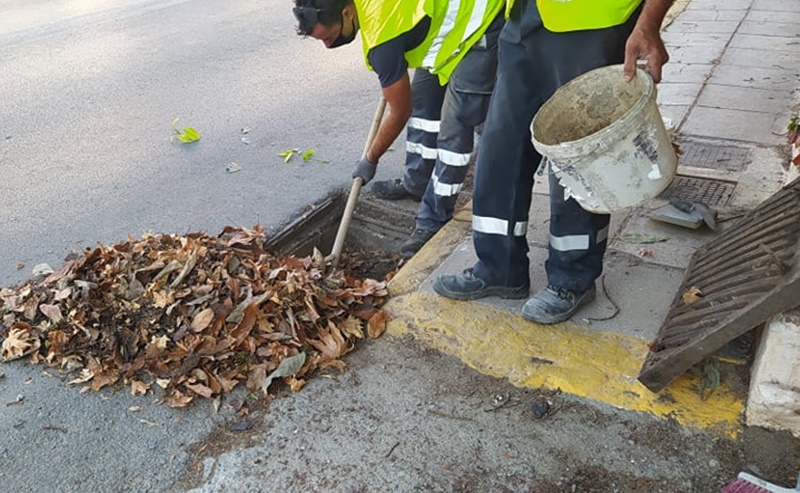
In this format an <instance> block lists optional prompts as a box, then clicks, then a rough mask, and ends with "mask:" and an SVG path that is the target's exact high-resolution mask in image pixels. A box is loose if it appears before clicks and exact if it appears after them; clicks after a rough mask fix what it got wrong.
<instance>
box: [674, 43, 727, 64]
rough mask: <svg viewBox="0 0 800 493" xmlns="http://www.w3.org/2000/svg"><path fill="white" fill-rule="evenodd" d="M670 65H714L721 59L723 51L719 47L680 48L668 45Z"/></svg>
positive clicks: (679, 46) (722, 48)
mask: <svg viewBox="0 0 800 493" xmlns="http://www.w3.org/2000/svg"><path fill="white" fill-rule="evenodd" d="M667 51H669V60H670V63H673V62H675V63H700V64H709V63H711V64H716V63H718V62H719V59H720V58H721V57H722V54H723V53H724V51H725V49H724V47H723V46H719V45H709V46H703V45H697V46H681V45H680V44H677V45H668V46H667Z"/></svg>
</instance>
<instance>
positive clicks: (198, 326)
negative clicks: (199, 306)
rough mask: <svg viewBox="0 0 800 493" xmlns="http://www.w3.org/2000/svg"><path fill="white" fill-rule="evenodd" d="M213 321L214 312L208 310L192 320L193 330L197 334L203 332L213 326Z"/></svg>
mask: <svg viewBox="0 0 800 493" xmlns="http://www.w3.org/2000/svg"><path fill="white" fill-rule="evenodd" d="M213 320H214V310H212V309H211V308H206V309H205V310H203V311H201V312H200V313H198V314H197V316H195V317H194V320H192V326H191V329H192V330H193V331H195V332H203V331H204V330H206V328H207V327H208V326H209V325H211V322H212V321H213Z"/></svg>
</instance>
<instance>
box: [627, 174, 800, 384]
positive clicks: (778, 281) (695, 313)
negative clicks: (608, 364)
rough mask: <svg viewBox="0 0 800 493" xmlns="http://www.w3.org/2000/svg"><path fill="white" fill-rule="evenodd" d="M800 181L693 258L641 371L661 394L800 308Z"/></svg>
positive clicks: (731, 228)
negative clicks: (749, 333)
mask: <svg viewBox="0 0 800 493" xmlns="http://www.w3.org/2000/svg"><path fill="white" fill-rule="evenodd" d="M798 243H800V178H798V179H797V180H795V181H793V182H792V183H791V184H789V185H788V186H787V187H785V188H784V189H782V190H781V191H779V192H778V193H776V194H775V195H773V196H772V197H770V198H769V199H768V200H766V201H765V202H763V203H762V204H761V205H759V206H758V207H757V208H756V209H754V210H752V211H750V212H749V213H747V215H745V216H744V217H743V218H742V219H741V220H739V221H738V222H737V223H736V224H734V225H732V226H731V227H729V228H728V229H726V230H725V231H724V232H723V233H722V234H720V235H719V236H718V237H717V238H715V239H714V240H713V241H711V242H709V243H708V244H706V245H704V246H703V247H701V248H699V249H698V250H697V251H696V252H695V254H694V255H693V256H692V260H691V262H690V263H689V267H688V268H687V269H686V275H685V276H684V278H683V283H681V286H680V288H678V292H677V294H676V295H675V299H674V300H673V302H672V306H671V307H670V310H669V313H667V317H666V319H665V321H664V323H663V324H662V326H661V328H660V329H659V332H658V337H657V338H656V340H655V341H653V343H652V344H651V345H650V353H649V354H648V356H647V360H646V361H645V363H644V365H643V366H642V369H641V372H640V373H639V381H641V382H642V383H643V384H644V385H645V386H646V387H647V388H648V389H650V390H652V391H653V392H658V391H660V390H661V389H663V388H664V387H666V386H667V385H669V384H670V382H672V381H673V380H674V379H675V378H677V377H678V376H679V375H680V374H681V373H683V372H684V371H686V370H687V369H689V368H690V367H691V366H692V365H695V364H697V363H699V362H700V361H702V360H703V358H705V357H707V356H709V355H711V354H713V353H714V352H715V351H717V350H718V349H719V348H721V347H722V346H723V345H725V344H726V343H728V342H730V341H731V340H733V339H735V338H736V337H739V336H740V335H742V334H744V333H745V332H747V331H748V330H750V329H752V328H753V327H755V326H757V325H759V324H761V323H763V322H765V321H766V320H768V319H769V318H770V317H772V316H774V315H776V314H778V313H781V312H784V311H786V310H789V309H791V308H793V307H795V306H798V305H799V304H800V265H798Z"/></svg>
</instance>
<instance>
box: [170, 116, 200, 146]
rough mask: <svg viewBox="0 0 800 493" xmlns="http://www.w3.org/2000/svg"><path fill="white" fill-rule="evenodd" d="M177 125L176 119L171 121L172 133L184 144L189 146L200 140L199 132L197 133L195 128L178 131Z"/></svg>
mask: <svg viewBox="0 0 800 493" xmlns="http://www.w3.org/2000/svg"><path fill="white" fill-rule="evenodd" d="M177 125H178V119H177V118H176V119H174V120H172V131H173V132H175V137H176V138H177V139H178V140H180V141H181V142H183V143H184V144H189V143H192V142H197V141H198V140H200V132H198V131H197V130H196V129H195V128H192V127H185V128H183V129H179V128H178V127H177Z"/></svg>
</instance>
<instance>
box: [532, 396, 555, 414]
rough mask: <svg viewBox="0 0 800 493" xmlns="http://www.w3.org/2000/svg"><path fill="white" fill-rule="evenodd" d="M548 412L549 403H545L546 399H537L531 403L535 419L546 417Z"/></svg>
mask: <svg viewBox="0 0 800 493" xmlns="http://www.w3.org/2000/svg"><path fill="white" fill-rule="evenodd" d="M549 410H550V403H549V402H547V399H537V400H535V401H533V402H532V403H531V411H532V412H533V417H534V418H536V419H542V418H544V417H545V416H547V412H548V411H549Z"/></svg>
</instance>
